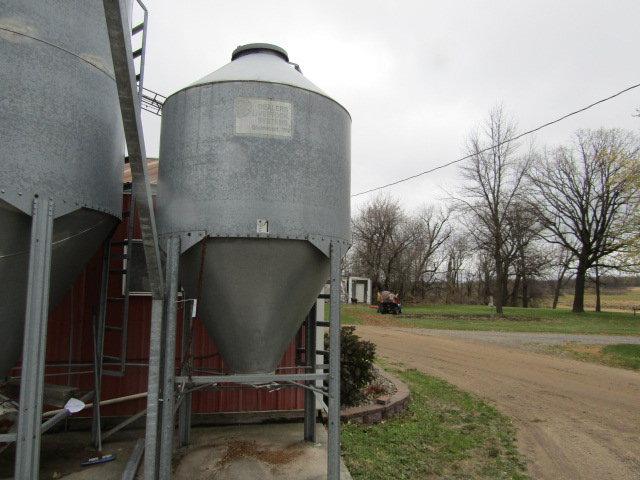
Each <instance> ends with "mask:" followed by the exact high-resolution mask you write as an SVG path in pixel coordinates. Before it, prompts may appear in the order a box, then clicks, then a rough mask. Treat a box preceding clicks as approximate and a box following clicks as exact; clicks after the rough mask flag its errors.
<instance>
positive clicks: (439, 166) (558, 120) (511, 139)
mask: <svg viewBox="0 0 640 480" xmlns="http://www.w3.org/2000/svg"><path fill="white" fill-rule="evenodd" d="M638 87H640V83H636V84H635V85H631V86H630V87H627V88H625V89H624V90H620V91H619V92H617V93H614V94H613V95H610V96H608V97H606V98H602V99H600V100H598V101H596V102H593V103H591V104H589V105H587V106H586V107H582V108H580V109H578V110H575V111H573V112H571V113H567V114H566V115H563V116H561V117H558V118H556V119H555V120H551V121H550V122H547V123H543V124H542V125H539V126H537V127H535V128H532V129H531V130H527V131H526V132H523V133H520V134H518V135H516V136H514V137H511V138H507V139H506V140H503V141H502V142H498V143H496V144H495V145H491V146H490V147H487V148H484V149H482V150H480V151H478V152H475V153H472V154H470V155H465V156H464V157H461V158H458V159H456V160H452V161H450V162H447V163H443V164H442V165H438V166H437V167H433V168H430V169H429V170H425V171H423V172H419V173H416V174H414V175H410V176H408V177H404V178H401V179H399V180H396V181H394V182H391V183H387V184H385V185H381V186H379V187H375V188H370V189H369V190H364V191H362V192H358V193H354V194H353V195H351V197H358V196H360V195H365V194H367V193H371V192H375V191H377V190H382V189H383V188H388V187H392V186H394V185H398V184H399V183H403V182H407V181H409V180H413V179H414V178H418V177H421V176H422V175H426V174H427V173H432V172H435V171H436V170H441V169H443V168H446V167H449V166H451V165H453V164H456V163H459V162H462V161H464V160H468V159H469V158H471V157H473V156H475V155H478V154H480V153H484V152H488V151H489V150H492V149H494V148H497V147H499V146H501V145H504V144H505V143H509V142H513V141H514V140H518V139H519V138H522V137H524V136H526V135H531V134H532V133H535V132H537V131H539V130H542V129H543V128H546V127H548V126H550V125H553V124H554V123H558V122H561V121H562V120H565V119H567V118H569V117H572V116H573V115H577V114H578V113H582V112H584V111H585V110H589V109H590V108H592V107H595V106H596V105H599V104H601V103H604V102H607V101H609V100H611V99H612V98H616V97H617V96H620V95H622V94H623V93H626V92H628V91H630V90H633V89H634V88H638Z"/></svg>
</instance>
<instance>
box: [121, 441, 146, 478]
mask: <svg viewBox="0 0 640 480" xmlns="http://www.w3.org/2000/svg"><path fill="white" fill-rule="evenodd" d="M143 454H144V439H142V438H141V439H139V440H138V441H137V442H136V446H135V447H133V452H131V456H130V457H129V460H127V464H126V465H125V467H124V472H122V480H133V479H134V478H136V472H137V471H138V468H139V467H140V460H142V455H143Z"/></svg>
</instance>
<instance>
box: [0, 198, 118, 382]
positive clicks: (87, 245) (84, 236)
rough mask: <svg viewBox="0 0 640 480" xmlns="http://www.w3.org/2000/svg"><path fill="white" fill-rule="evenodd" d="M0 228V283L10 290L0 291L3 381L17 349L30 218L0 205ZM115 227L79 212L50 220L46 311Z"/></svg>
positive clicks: (0, 368) (105, 219)
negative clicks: (50, 240) (48, 278)
mask: <svg viewBox="0 0 640 480" xmlns="http://www.w3.org/2000/svg"><path fill="white" fill-rule="evenodd" d="M0 225H1V226H2V228H0V279H1V281H2V283H3V284H4V285H11V288H2V289H0V332H1V334H2V335H3V338H4V339H5V341H4V343H3V348H2V349H0V376H4V375H6V374H7V372H8V371H9V370H10V369H11V367H13V366H14V365H15V363H16V361H17V360H18V357H19V356H20V352H21V350H22V334H23V330H24V315H25V300H24V299H25V296H26V293H27V267H28V264H29V232H30V230H31V217H29V216H27V215H26V214H24V213H22V212H20V211H18V210H17V209H15V208H13V207H11V206H9V205H7V204H6V203H4V202H2V201H1V200H0ZM115 225H116V219H115V218H113V217H112V216H110V215H105V214H103V213H100V212H95V211H92V210H88V209H84V208H83V209H80V210H76V211H75V212H72V213H69V214H67V215H65V216H63V217H59V218H57V219H56V220H55V221H54V224H53V247H52V261H51V281H50V288H51V290H50V295H49V303H50V305H51V309H52V308H53V306H55V305H56V304H57V303H58V302H59V301H60V300H61V298H62V297H63V296H64V294H65V293H66V291H67V290H68V289H69V287H70V286H71V284H72V283H73V281H74V279H75V277H76V276H77V275H78V274H79V273H80V272H81V271H82V268H83V267H84V265H85V263H86V262H87V261H88V260H89V259H90V258H91V256H92V255H94V254H95V252H96V250H97V249H98V248H99V246H100V243H101V242H102V240H104V238H105V237H106V236H107V235H108V234H109V232H110V231H111V230H112V229H113V227H114V226H115Z"/></svg>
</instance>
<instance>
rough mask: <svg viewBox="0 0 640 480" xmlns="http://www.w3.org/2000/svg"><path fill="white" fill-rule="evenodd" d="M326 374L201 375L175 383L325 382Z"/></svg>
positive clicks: (178, 379)
mask: <svg viewBox="0 0 640 480" xmlns="http://www.w3.org/2000/svg"><path fill="white" fill-rule="evenodd" d="M328 378H329V374H327V373H290V374H282V375H274V374H272V373H252V374H239V375H202V376H195V377H187V376H179V377H176V382H178V383H182V382H184V383H185V384H187V385H201V384H203V383H223V382H225V383H268V382H302V381H305V380H309V381H315V380H326V379H328Z"/></svg>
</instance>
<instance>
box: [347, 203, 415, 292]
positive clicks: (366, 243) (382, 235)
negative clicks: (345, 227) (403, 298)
mask: <svg viewBox="0 0 640 480" xmlns="http://www.w3.org/2000/svg"><path fill="white" fill-rule="evenodd" d="M403 222H404V213H403V211H402V208H401V206H400V204H399V202H398V201H397V200H394V199H391V198H389V197H385V196H379V197H376V198H374V199H373V200H372V201H371V202H370V203H368V204H367V205H365V206H364V207H363V208H362V209H361V211H360V213H359V214H358V215H357V216H356V217H355V218H354V219H353V220H352V230H353V241H354V243H353V248H352V252H353V253H352V255H353V257H352V258H353V263H354V264H355V265H356V268H358V269H359V270H360V271H361V272H362V273H363V274H366V275H367V276H368V277H370V278H371V281H372V284H373V288H374V289H376V290H378V291H379V290H380V289H381V288H382V287H383V284H382V283H383V281H384V280H385V278H384V270H385V269H387V270H388V268H389V266H388V265H389V261H388V250H389V245H390V244H391V243H394V240H393V238H394V237H396V236H397V231H398V230H399V228H400V226H401V224H402V223H403Z"/></svg>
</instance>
